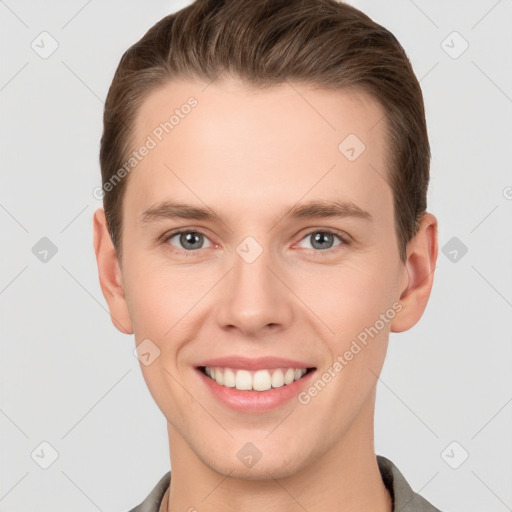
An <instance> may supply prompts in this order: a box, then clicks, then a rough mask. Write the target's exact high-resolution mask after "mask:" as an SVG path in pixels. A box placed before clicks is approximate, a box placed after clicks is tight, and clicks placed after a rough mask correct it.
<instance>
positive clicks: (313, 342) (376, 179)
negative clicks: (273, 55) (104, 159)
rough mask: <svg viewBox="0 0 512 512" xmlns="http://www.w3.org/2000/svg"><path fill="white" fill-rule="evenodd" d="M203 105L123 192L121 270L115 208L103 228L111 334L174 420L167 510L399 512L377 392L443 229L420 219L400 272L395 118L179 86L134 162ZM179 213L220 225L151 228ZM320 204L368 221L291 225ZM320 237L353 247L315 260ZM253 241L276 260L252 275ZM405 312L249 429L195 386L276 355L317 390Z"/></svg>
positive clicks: (97, 239) (350, 95)
mask: <svg viewBox="0 0 512 512" xmlns="http://www.w3.org/2000/svg"><path fill="white" fill-rule="evenodd" d="M190 96H194V97H195V98H196V99H197V101H198V105H197V107H195V108H194V109H192V111H191V112H190V114H188V116H185V118H184V119H181V120H180V123H179V125H177V126H176V127H175V128H174V129H173V131H172V132H171V133H170V134H168V135H166V136H165V138H164V139H163V141H162V142H160V143H159V144H158V145H157V147H155V148H154V149H152V150H151V151H150V152H149V154H148V156H146V157H145V158H144V159H143V160H142V161H141V162H140V163H139V164H138V166H137V167H136V169H135V170H134V171H133V172H132V173H131V174H130V175H129V177H128V178H127V179H128V180H129V181H128V184H127V189H126V196H125V199H124V203H123V222H124V226H123V233H122V237H123V245H122V250H123V263H122V268H121V266H120V265H119V261H118V258H117V255H116V252H115V250H114V247H113V245H112V242H111V239H110V237H109V235H108V231H107V227H106V221H105V216H104V211H103V209H102V208H100V209H98V210H97V211H96V212H95V214H94V247H95V252H96V258H97V263H98V271H99V278H100V284H101V289H102V292H103V294H104V296H105V299H106V301H107V303H108V306H109V310H110V314H111V318H112V322H113V323H114V325H115V326H116V327H117V328H118V329H119V330H120V331H121V332H124V333H126V334H132V333H134V334H135V338H136V343H137V344H138V343H140V342H141V341H142V340H144V339H146V338H149V339H150V340H151V341H152V342H153V343H154V344H155V345H156V346H158V349H159V350H160V356H159V357H158V358H156V359H155V360H154V362H153V363H152V364H150V365H148V366H146V365H143V364H142V363H141V370H142V372H143V375H144V378H145V380H146V383H147V385H148V387H149V390H150V392H151V394H152V396H153V398H154V399H155V401H156V403H157V404H158V406H159V408H160V410H161V411H162V413H163V414H164V415H165V417H166V419H167V426H168V434H169V446H170V452H171V457H172V459H171V460H172V479H171V487H170V493H169V496H168V498H169V499H168V503H167V507H166V508H167V510H169V511H170V510H174V511H177V510H188V509H189V508H190V507H195V508H197V509H198V510H201V511H204V512H209V511H225V510H244V511H245V512H252V511H262V510H265V511H274V510H275V511H278V510H279V511H281V512H283V511H285V512H292V511H293V512H294V511H299V510H300V511H303V510H304V509H305V510H308V512H316V511H322V512H328V511H333V512H334V511H337V512H340V511H347V512H348V511H349V510H350V511H356V510H361V511H363V510H375V511H380V512H384V511H387V512H389V511H391V509H392V501H391V497H390V495H389V493H388V491H387V490H386V488H385V486H384V484H383V482H382V480H381V477H380V472H379V469H378V466H377V461H376V458H375V450H374V441H373V440H374V408H375V390H376V383H377V376H378V375H379V374H380V372H381V368H382V365H383V362H384V359H385V355H386V350H387V345H388V338H389V333H390V332H401V331H405V330H407V329H410V328H411V327H413V326H414V325H415V324H416V323H417V322H418V320H419V319H420V318H421V316H422V314H423V312H424V310H425V307H426V305H427V301H428V298H429V295H430V292H431V288H432V283H433V277H434V268H435V264H436V259H437V252H438V243H437V220H436V218H435V217H434V216H433V215H432V214H430V213H426V214H425V215H424V216H423V218H422V220H421V224H420V228H419V231H418V233H417V235H416V236H415V238H414V239H413V240H411V242H410V243H409V244H408V247H407V249H408V258H407V261H406V263H405V264H403V263H401V262H400V259H399V253H398V246H397V239H396V235H395V229H394V211H393V202H392V199H393V196H392V190H391V188H390V187H389V185H388V183H387V181H386V180H385V179H384V178H385V177H386V172H387V171H386V168H385V152H386V149H387V148H386V144H385V140H384V134H385V132H384V130H385V129H386V124H385V122H379V120H382V119H383V115H384V111H383V109H382V108H381V106H380V104H378V103H377V102H375V101H374V100H373V99H372V98H371V97H370V96H367V95H366V94H364V93H357V92H355V91H349V90H343V91H332V90H321V89H313V88H311V87H310V86H306V85H304V84H293V87H292V85H291V84H288V83H285V84H280V85H278V86H273V87H272V88H270V89H266V90H264V91H257V90H255V89H253V88H251V87H249V86H247V85H244V84H243V83H242V82H240V81H238V80H236V79H234V78H227V77H225V78H224V79H222V80H216V81H215V82H213V83H211V84H210V85H208V87H206V84H205V83H201V82H198V81H180V82H177V81H176V82H171V83H168V84H166V85H165V86H164V87H162V88H160V89H158V90H156V91H154V92H152V93H151V94H149V95H148V97H147V98H146V100H145V101H144V102H143V104H142V106H141V108H140V109H139V112H138V116H137V119H136V124H135V139H134V141H135V143H134V148H135V147H139V146H140V145H141V144H143V143H144V141H145V140H146V138H147V136H148V135H149V134H151V132H152V130H153V129H154V128H155V126H157V125H159V123H161V122H162V121H164V120H165V119H167V118H168V117H169V115H170V113H172V111H173V110H174V109H175V108H179V107H180V105H182V104H184V103H185V102H186V100H187V98H189V97H190ZM168 113H169V114H168ZM350 133H353V134H356V135H357V136H358V137H359V138H360V139H361V140H362V141H363V142H364V144H365V146H366V149H365V151H364V152H363V153H362V154H361V155H360V156H359V157H358V158H357V159H356V160H355V161H353V162H351V161H349V160H348V159H347V158H346V157H345V156H344V155H343V154H342V153H341V152H340V151H339V150H338V145H339V144H340V142H341V141H342V140H343V139H344V138H345V137H346V136H347V135H348V134H350ZM164 164H165V165H164ZM370 164H371V165H370ZM372 166H373V167H372ZM376 170H377V171H378V172H376ZM167 199H174V200H179V201H182V202H184V203H187V204H191V205H196V206H203V207H204V206H205V205H206V206H207V207H208V208H211V209H213V210H215V211H217V212H219V213H220V214H221V215H222V216H223V218H224V221H225V222H224V223H220V222H210V221H203V220H195V219H194V220H190V219H161V220H158V221H155V222H153V223H146V224H143V223H141V220H140V219H141V214H142V212H144V211H145V210H146V209H147V208H149V207H150V206H152V205H154V204H156V203H158V202H160V201H163V200H167ZM313 199H323V200H330V201H334V200H343V201H351V202H353V203H355V204H356V205H357V206H359V207H360V208H362V209H364V210H366V211H368V212H369V213H370V214H371V215H372V217H373V220H371V221H368V220H365V219H360V218H355V217H347V218H314V219H300V220H297V219H295V220H285V219H281V213H282V211H283V208H285V207H287V206H290V205H294V204H296V203H302V202H305V201H310V200H313ZM276 219H280V221H279V222H277V223H276ZM178 228H189V229H190V230H191V231H194V230H199V231H200V232H201V233H203V234H204V235H205V237H203V238H201V237H200V238H199V239H198V240H196V241H195V243H196V246H199V247H200V248H199V249H195V250H193V249H190V248H187V247H190V246H186V245H185V246H184V245H183V239H182V240H181V242H182V243H181V244H180V237H179V236H177V237H172V238H167V240H163V239H159V237H161V236H162V235H164V234H168V235H167V237H169V236H170V235H171V231H172V230H174V229H178ZM325 230H334V231H336V230H337V231H338V232H339V233H340V234H342V235H348V236H349V241H350V243H348V244H345V243H344V242H342V241H341V239H338V238H336V237H334V238H333V239H332V240H330V239H327V241H324V242H323V245H320V248H318V247H319V246H318V245H313V244H314V234H315V233H316V232H317V231H320V232H323V231H325ZM312 235H313V236H312ZM247 236H252V237H253V238H254V239H255V240H256V241H257V242H258V244H259V245H260V246H261V248H262V249H263V252H262V253H261V255H260V256H259V257H258V258H257V259H256V260H255V261H254V262H252V263H250V264H249V263H247V262H246V261H245V260H244V259H243V258H242V257H240V256H239V254H238V253H237V252H236V248H237V247H238V246H239V244H240V243H241V242H242V241H243V240H244V239H245V238H246V237H247ZM185 243H186V241H185ZM201 244H202V245H201ZM322 247H325V249H322ZM173 249H174V251H173ZM326 249H328V250H326ZM187 251H188V252H187ZM327 253H328V254H327ZM393 304H401V306H402V309H401V311H400V312H398V313H397V314H396V315H395V316H394V318H393V319H392V320H390V321H389V322H387V323H385V326H384V328H382V329H381V330H380V331H379V333H378V335H376V336H375V337H373V339H372V338H370V340H369V342H368V344H367V345H366V346H365V347H364V348H363V349H362V350H361V351H360V352H359V353H358V354H357V356H355V357H354V358H353V359H352V360H351V361H350V362H349V363H348V364H347V365H346V366H345V367H344V368H343V370H342V371H341V372H339V373H338V374H337V376H336V377H335V378H333V379H332V380H331V382H329V383H328V385H326V386H325V388H324V389H323V390H322V391H321V392H320V393H318V395H317V396H315V397H314V398H312V399H311V401H310V402H309V403H308V404H301V403H299V401H298V400H296V399H292V400H290V401H288V402H287V403H286V404H284V405H283V406H281V407H279V408H277V409H275V410H272V411H268V412H264V413H261V414H258V415H254V414H247V413H242V412H236V411H233V410H231V409H229V408H227V407H226V406H224V405H222V404H221V403H219V402H218V401H217V399H216V398H215V397H213V396H212V395H211V394H210V393H209V392H205V390H204V389H205V388H204V386H203V383H202V382H201V380H200V378H199V377H198V375H197V373H196V370H195V369H194V365H195V364H198V363H199V361H201V360H204V359H207V358H213V357H220V356H226V355H244V356H248V357H258V356H262V355H271V356H277V357H288V358H293V359H298V360H300V361H304V362H307V363H308V366H315V367H316V368H317V375H319V376H320V375H321V374H322V373H323V372H324V371H326V370H327V368H329V367H330V366H332V364H333V363H334V361H335V360H336V357H337V356H338V355H340V354H344V353H345V352H346V350H348V349H349V347H350V344H351V342H352V340H353V339H355V338H356V336H357V335H358V333H360V332H361V331H363V330H364V329H365V327H369V326H372V325H374V324H375V322H376V320H378V319H379V318H380V317H379V315H381V314H382V313H385V312H386V311H387V310H389V309H390V308H391V307H392V305H393ZM247 442H251V443H253V444H254V445H255V446H256V447H257V448H258V449H259V451H260V452H261V453H262V458H261V459H260V460H259V461H258V462H257V463H256V464H255V465H254V466H252V467H246V466H245V465H244V464H242V463H241V461H240V460H239V459H238V457H237V455H236V454H237V452H238V451H239V450H240V449H241V447H242V446H244V445H245V444H246V443H247ZM202 500H204V501H202Z"/></svg>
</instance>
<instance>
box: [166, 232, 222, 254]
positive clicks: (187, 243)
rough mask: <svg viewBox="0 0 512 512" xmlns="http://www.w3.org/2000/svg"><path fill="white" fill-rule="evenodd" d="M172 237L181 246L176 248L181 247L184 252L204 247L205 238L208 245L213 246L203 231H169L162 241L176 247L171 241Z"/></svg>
mask: <svg viewBox="0 0 512 512" xmlns="http://www.w3.org/2000/svg"><path fill="white" fill-rule="evenodd" d="M173 239H176V241H177V243H178V244H180V245H181V247H178V249H181V250H183V251H185V252H191V251H197V250H198V249H204V248H205V247H203V243H204V241H205V240H207V241H208V242H209V243H210V246H208V247H212V246H213V244H211V242H210V240H209V239H208V237H207V236H206V235H205V234H204V233H201V232H200V231H194V230H190V229H185V230H182V231H175V232H174V233H170V234H169V235H168V236H165V237H164V240H163V242H164V243H167V244H169V245H171V246H172V247H176V245H174V244H173V243H171V240H173Z"/></svg>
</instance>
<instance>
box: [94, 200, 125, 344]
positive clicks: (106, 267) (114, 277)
mask: <svg viewBox="0 0 512 512" xmlns="http://www.w3.org/2000/svg"><path fill="white" fill-rule="evenodd" d="M93 231H94V252H95V253H96V262H97V264H98V274H99V278H100V286H101V291H102V292H103V296H104V297H105V300H106V301H107V304H108V308H109V310H110V318H111V320H112V323H113V324H114V325H115V327H116V328H117V329H118V330H119V331H121V332H122V333H124V334H133V328H132V323H131V319H130V315H129V311H128V306H127V303H126V297H125V294H124V285H123V276H122V273H121V268H120V266H119V262H118V259H117V253H116V250H115V248H114V245H113V244H112V239H111V238H110V233H109V232H108V227H107V219H106V217H105V210H104V209H103V208H99V209H98V210H96V211H95V212H94V218H93Z"/></svg>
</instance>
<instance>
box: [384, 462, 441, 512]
mask: <svg viewBox="0 0 512 512" xmlns="http://www.w3.org/2000/svg"><path fill="white" fill-rule="evenodd" d="M377 464H378V465H379V469H380V473H381V475H382V480H383V482H384V484H385V486H386V487H387V488H388V490H389V492H390V494H391V497H392V498H393V512H398V511H400V512H441V511H440V510H439V509H438V508H436V507H434V505H432V504H431V503H430V502H428V501H427V500H426V499H425V498H423V497H422V496H420V495H419V494H417V493H415V492H414V491H413V490H412V488H411V486H410V485H409V483H408V482H407V480H406V479H405V477H404V475H402V473H401V472H400V471H399V469H398V468H397V467H396V466H395V465H394V464H393V462H391V460H389V459H387V458H386V457H384V456H382V455H377Z"/></svg>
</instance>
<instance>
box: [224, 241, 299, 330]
mask: <svg viewBox="0 0 512 512" xmlns="http://www.w3.org/2000/svg"><path fill="white" fill-rule="evenodd" d="M240 254H242V256H241V255H240ZM240 254H239V253H236V252H235V253H234V255H233V268H232V270H231V272H229V273H228V275H227V276H226V280H225V282H224V287H223V288H222V290H221V292H220V296H219V301H220V304H219V306H218V308H217V315H218V316H217V321H218V323H219V326H220V327H221V328H222V329H230V330H238V331H240V333H242V334H244V335H245V336H250V337H258V336H261V335H264V334H265V333H268V332H269V331H270V330H271V331H273V332H277V331H278V330H283V329H286V328H287V327H288V326H289V325H290V323H291V320H292V317H293V308H292V299H293V293H292V292H291V291H290V289H289V288H288V287H287V286H286V284H285V283H286V281H287V279H286V276H285V274H286V272H285V270H284V269H283V268H282V267H281V266H279V265H276V262H273V261H272V257H271V255H270V253H269V251H267V250H265V249H264V250H263V252H261V254H259V256H258V257H257V258H256V259H255V260H254V261H251V259H250V258H249V259H247V258H245V257H244V254H243V252H240Z"/></svg>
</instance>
